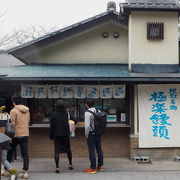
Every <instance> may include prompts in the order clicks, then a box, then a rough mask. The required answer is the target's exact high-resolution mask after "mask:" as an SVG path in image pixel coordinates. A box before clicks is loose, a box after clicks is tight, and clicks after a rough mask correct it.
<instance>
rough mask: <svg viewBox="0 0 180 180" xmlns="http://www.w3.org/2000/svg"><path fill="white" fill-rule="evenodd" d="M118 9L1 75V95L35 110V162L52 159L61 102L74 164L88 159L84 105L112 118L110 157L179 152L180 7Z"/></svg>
mask: <svg viewBox="0 0 180 180" xmlns="http://www.w3.org/2000/svg"><path fill="white" fill-rule="evenodd" d="M114 8H115V4H113V3H112V5H111V3H109V4H108V9H107V12H105V13H102V14H99V15H97V16H94V17H92V18H89V19H87V20H85V21H82V22H79V23H77V24H74V25H72V26H69V27H67V28H64V29H61V30H59V31H56V32H54V33H51V34H48V35H45V36H43V37H41V38H38V39H36V40H33V41H31V42H28V43H26V44H24V45H22V46H19V47H15V48H13V49H11V50H9V53H10V54H12V55H13V56H14V57H16V58H17V59H19V60H21V61H22V62H23V63H25V65H24V66H15V67H7V68H1V70H0V85H1V88H0V94H1V95H2V96H3V97H6V98H10V97H11V95H12V94H14V92H17V93H19V94H21V96H22V97H23V98H24V100H25V102H26V104H27V105H28V106H29V107H30V110H31V125H30V156H31V157H37V156H38V157H39V156H46V157H48V156H52V155H53V145H52V144H50V143H49V141H48V131H49V116H50V114H51V113H52V111H53V110H54V103H55V101H56V100H57V99H59V98H62V99H65V101H66V102H67V103H68V111H69V112H70V114H71V117H72V118H73V119H75V120H76V121H77V122H78V123H77V128H76V137H75V138H72V141H71V142H72V151H73V154H74V156H86V157H87V147H86V138H85V136H84V127H83V126H84V124H83V121H84V118H83V117H84V112H85V107H84V100H85V99H86V98H94V99H95V104H96V107H97V108H99V109H102V110H104V111H106V112H108V117H107V121H108V127H107V132H106V134H105V135H104V136H103V147H104V153H105V157H127V158H132V159H133V157H134V156H145V155H146V156H149V157H150V158H169V157H172V156H175V155H177V154H178V153H179V152H180V149H179V147H180V144H179V142H180V141H179V142H178V140H180V135H178V128H180V124H179V122H178V113H179V112H180V109H179V108H180V106H178V105H179V103H180V94H179V91H180V85H179V82H180V73H179V44H178V19H179V10H180V9H179V5H178V4H177V3H176V2H175V1H167V2H166V1H160V0H159V1H157V2H154V1H153V2H151V1H142V0H141V1H140V0H139V1H138V2H137V1H133V0H131V1H128V2H126V3H122V4H120V12H117V11H116V10H115V9H114ZM9 108H10V107H9Z"/></svg>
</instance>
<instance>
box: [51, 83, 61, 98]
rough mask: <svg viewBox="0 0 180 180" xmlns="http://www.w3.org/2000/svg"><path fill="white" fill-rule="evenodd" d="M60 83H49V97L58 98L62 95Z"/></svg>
mask: <svg viewBox="0 0 180 180" xmlns="http://www.w3.org/2000/svg"><path fill="white" fill-rule="evenodd" d="M60 88H61V86H60V85H48V98H50V99H57V98H60V97H61V91H60V90H61V89H60Z"/></svg>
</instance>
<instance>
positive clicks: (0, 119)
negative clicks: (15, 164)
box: [0, 97, 17, 176]
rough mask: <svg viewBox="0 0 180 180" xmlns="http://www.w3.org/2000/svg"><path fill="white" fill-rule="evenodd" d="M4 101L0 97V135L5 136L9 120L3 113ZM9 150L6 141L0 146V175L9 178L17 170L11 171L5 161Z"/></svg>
mask: <svg viewBox="0 0 180 180" xmlns="http://www.w3.org/2000/svg"><path fill="white" fill-rule="evenodd" d="M5 108H6V106H5V99H4V98H1V97H0V133H4V134H5V126H6V122H7V120H8V119H9V118H10V117H9V114H8V113H7V112H5ZM9 149H10V145H9V142H8V141H6V142H4V143H3V144H2V157H1V163H2V164H3V166H4V168H5V169H4V170H1V174H2V175H4V176H9V175H10V174H12V173H15V174H16V173H17V169H13V168H12V165H11V163H10V162H9V161H8V160H7V152H8V150H9Z"/></svg>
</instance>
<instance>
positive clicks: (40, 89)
mask: <svg viewBox="0 0 180 180" xmlns="http://www.w3.org/2000/svg"><path fill="white" fill-rule="evenodd" d="M34 89H35V98H47V86H46V85H34Z"/></svg>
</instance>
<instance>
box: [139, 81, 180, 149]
mask: <svg viewBox="0 0 180 180" xmlns="http://www.w3.org/2000/svg"><path fill="white" fill-rule="evenodd" d="M138 102H139V147H140V148H148V147H149V148H153V147H180V135H179V132H180V119H179V118H180V85H175V84H172V85H168V84H162V85H159V84H157V85H138Z"/></svg>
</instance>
